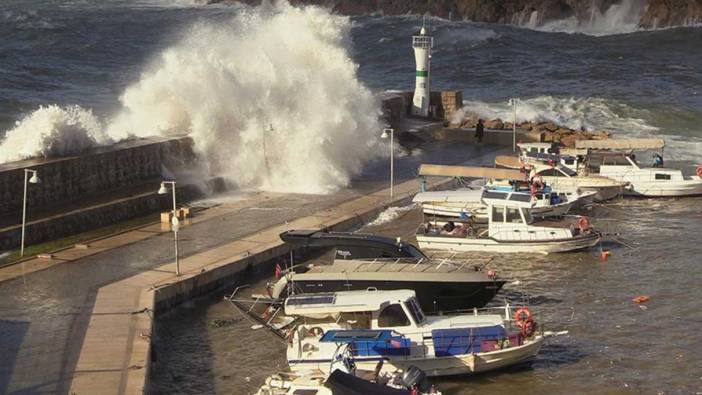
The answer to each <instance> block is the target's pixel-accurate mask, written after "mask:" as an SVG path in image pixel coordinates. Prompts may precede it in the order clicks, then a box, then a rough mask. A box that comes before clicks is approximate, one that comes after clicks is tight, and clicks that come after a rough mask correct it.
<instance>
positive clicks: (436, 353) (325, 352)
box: [284, 290, 547, 377]
mask: <svg viewBox="0 0 702 395" xmlns="http://www.w3.org/2000/svg"><path fill="white" fill-rule="evenodd" d="M284 308H285V314H286V315H290V316H295V317H297V318H298V321H301V323H300V324H299V325H298V326H297V327H295V328H294V329H292V330H291V331H290V332H289V343H288V346H287V351H286V355H287V359H288V364H289V366H290V369H291V370H292V371H309V370H321V371H323V372H328V371H329V370H330V366H331V365H332V362H333V360H334V356H335V355H337V354H338V353H339V350H346V352H348V353H350V354H351V355H352V356H353V358H354V363H355V364H356V367H357V368H359V369H365V370H373V369H375V367H376V366H377V364H378V362H379V361H383V365H382V367H381V369H380V370H381V371H385V370H388V371H391V372H392V371H397V370H405V369H408V368H409V367H410V366H416V367H417V368H419V369H421V370H422V371H424V372H425V373H426V374H427V375H428V376H429V377H435V376H452V375H464V374H472V373H484V372H488V371H493V370H496V369H501V368H506V367H510V366H515V365H520V364H525V363H528V362H530V361H531V360H532V359H533V358H534V357H535V356H536V355H537V353H538V352H539V349H540V348H541V346H542V344H543V342H544V339H545V337H546V336H547V334H546V333H544V332H542V331H540V330H539V328H537V325H536V322H535V321H534V320H533V318H532V316H531V313H530V312H529V311H528V310H527V309H524V308H521V309H516V311H513V310H515V309H513V308H512V307H510V306H504V307H498V308H492V309H483V310H480V311H479V310H478V309H475V310H474V311H473V312H471V313H467V314H456V315H442V316H430V315H425V314H424V312H423V310H422V308H421V307H420V305H419V303H418V302H417V298H416V296H415V293H414V291H412V290H394V291H372V290H367V291H344V292H335V293H328V294H316V295H294V296H291V297H289V298H287V300H286V301H285V307H284Z"/></svg>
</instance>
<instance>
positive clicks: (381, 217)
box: [366, 204, 417, 226]
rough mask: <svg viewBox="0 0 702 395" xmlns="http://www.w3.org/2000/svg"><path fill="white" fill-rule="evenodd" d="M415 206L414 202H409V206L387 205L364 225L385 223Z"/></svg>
mask: <svg viewBox="0 0 702 395" xmlns="http://www.w3.org/2000/svg"><path fill="white" fill-rule="evenodd" d="M415 207H417V206H416V204H411V205H409V206H402V207H388V208H386V209H385V210H383V211H382V212H381V213H380V214H378V216H377V217H376V218H375V219H374V220H373V221H371V222H370V223H368V225H366V226H378V225H383V224H387V223H389V222H392V221H394V220H395V219H397V218H398V217H400V216H401V215H402V214H404V213H406V212H408V211H410V210H412V209H413V208H415Z"/></svg>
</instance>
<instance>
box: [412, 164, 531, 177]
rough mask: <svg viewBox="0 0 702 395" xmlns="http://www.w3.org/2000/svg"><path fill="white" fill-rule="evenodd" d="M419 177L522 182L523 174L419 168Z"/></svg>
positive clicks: (473, 169) (460, 168)
mask: <svg viewBox="0 0 702 395" xmlns="http://www.w3.org/2000/svg"><path fill="white" fill-rule="evenodd" d="M419 175H420V176H440V177H466V178H497V179H502V180H523V179H524V174H523V173H522V172H520V171H519V170H510V169H494V168H492V167H471V166H444V165H427V164H422V165H421V166H419Z"/></svg>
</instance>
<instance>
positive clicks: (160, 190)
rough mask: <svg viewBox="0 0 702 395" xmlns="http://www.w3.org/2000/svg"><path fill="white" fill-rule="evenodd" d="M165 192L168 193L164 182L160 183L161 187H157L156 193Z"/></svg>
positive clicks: (162, 193)
mask: <svg viewBox="0 0 702 395" xmlns="http://www.w3.org/2000/svg"><path fill="white" fill-rule="evenodd" d="M166 193H168V188H166V184H164V183H161V188H159V189H158V194H159V195H164V194H166Z"/></svg>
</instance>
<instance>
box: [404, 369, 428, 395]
mask: <svg viewBox="0 0 702 395" xmlns="http://www.w3.org/2000/svg"><path fill="white" fill-rule="evenodd" d="M402 385H404V386H405V387H406V388H407V389H410V388H412V387H413V386H415V385H416V386H417V389H418V390H419V391H421V392H428V391H429V390H430V389H431V386H430V385H429V381H428V380H427V374H426V373H424V371H423V370H422V369H420V368H418V367H416V366H414V365H410V366H409V367H408V368H407V370H405V372H404V373H403V374H402Z"/></svg>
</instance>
